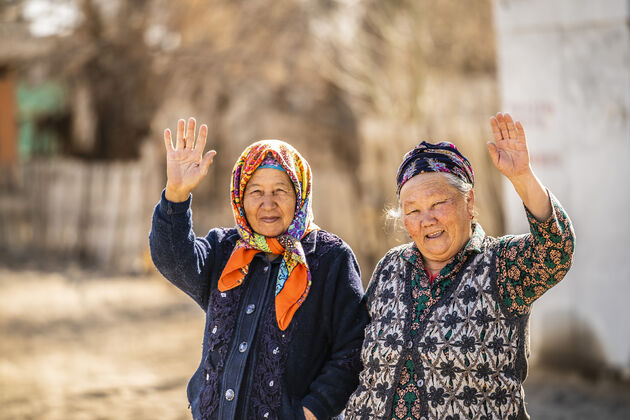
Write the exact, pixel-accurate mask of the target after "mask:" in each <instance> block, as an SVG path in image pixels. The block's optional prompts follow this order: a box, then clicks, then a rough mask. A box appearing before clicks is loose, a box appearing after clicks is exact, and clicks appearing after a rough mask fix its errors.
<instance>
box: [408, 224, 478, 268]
mask: <svg viewBox="0 0 630 420" xmlns="http://www.w3.org/2000/svg"><path fill="white" fill-rule="evenodd" d="M485 238H486V232H484V230H483V228H482V227H481V225H480V224H479V223H475V225H474V227H473V233H472V236H471V237H470V239H469V240H468V243H466V245H465V246H464V248H462V250H460V251H459V252H458V253H457V254H456V255H455V260H458V259H460V258H462V256H463V255H465V254H469V253H476V254H479V253H481V246H482V244H483V241H484V239H485ZM399 256H400V257H401V258H402V259H404V260H405V261H407V262H408V263H410V264H411V265H414V266H415V267H417V268H418V269H420V270H424V264H423V262H422V254H421V253H420V250H419V249H418V247H417V246H416V244H415V243H414V242H410V243H408V244H407V245H405V246H403V248H402V249H401V250H400V253H399Z"/></svg>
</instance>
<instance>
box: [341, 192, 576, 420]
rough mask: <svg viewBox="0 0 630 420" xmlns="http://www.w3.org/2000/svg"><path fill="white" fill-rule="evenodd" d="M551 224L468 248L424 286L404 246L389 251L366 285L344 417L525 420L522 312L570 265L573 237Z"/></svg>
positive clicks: (534, 224)
mask: <svg viewBox="0 0 630 420" xmlns="http://www.w3.org/2000/svg"><path fill="white" fill-rule="evenodd" d="M550 197H551V203H552V206H553V214H552V216H551V217H550V218H549V219H548V220H546V221H544V222H538V221H537V220H536V219H535V218H534V217H533V216H532V215H531V214H530V213H529V212H528V211H527V209H526V211H527V216H528V220H529V223H530V230H531V233H529V234H526V235H519V236H513V235H508V236H503V237H500V238H493V237H489V236H486V235H485V233H484V231H483V229H482V228H481V226H480V225H478V224H477V225H475V229H474V232H473V235H472V238H471V240H470V241H469V242H468V244H467V245H466V246H465V247H464V249H462V250H461V251H460V252H459V253H458V254H457V255H456V256H455V258H454V260H453V261H452V262H451V263H449V264H448V265H447V266H446V267H444V268H443V269H442V271H441V272H440V274H439V276H438V277H437V279H436V280H435V281H434V282H433V284H432V285H430V284H429V281H428V278H427V275H426V272H425V270H424V267H423V263H422V258H421V255H420V253H419V251H418V249H417V247H416V246H415V245H414V244H413V243H410V244H406V245H402V246H400V247H397V248H393V249H391V250H390V251H389V252H388V253H387V254H386V255H385V257H384V258H383V259H382V260H381V261H380V262H379V263H378V265H377V267H376V269H375V271H374V274H373V275H372V279H371V281H370V285H369V287H368V291H367V294H368V308H369V313H370V316H371V323H370V324H369V325H368V326H367V328H366V331H365V340H364V343H363V347H362V352H361V358H362V361H363V366H364V368H363V371H362V372H361V374H360V377H359V387H358V388H357V390H356V391H355V392H354V394H353V395H352V396H351V397H350V401H349V402H348V405H347V408H346V412H345V413H346V416H347V418H349V419H403V418H404V419H407V418H412V419H445V420H454V419H464V418H466V419H480V420H489V419H527V418H528V415H527V413H526V411H525V408H524V404H523V391H522V382H523V380H524V379H525V377H526V374H527V356H528V353H529V349H528V343H529V337H528V319H529V314H530V309H531V304H532V303H533V302H534V301H535V300H536V299H538V298H539V297H540V296H541V295H542V294H543V293H544V292H545V291H547V290H548V289H550V288H551V287H552V286H554V285H555V284H557V283H558V282H559V281H560V280H561V279H562V278H563V277H564V275H565V274H566V273H567V271H568V270H569V267H570V266H571V262H572V258H573V249H574V233H573V228H572V225H571V222H570V220H569V218H568V217H567V215H566V213H565V212H564V210H563V209H562V207H561V206H560V204H559V202H558V201H557V200H556V199H555V198H554V197H553V196H552V195H551V194H550Z"/></svg>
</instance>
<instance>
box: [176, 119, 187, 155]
mask: <svg viewBox="0 0 630 420" xmlns="http://www.w3.org/2000/svg"><path fill="white" fill-rule="evenodd" d="M185 127H186V121H184V120H181V119H180V120H178V121H177V138H176V140H175V150H180V149H183V148H184V128H185Z"/></svg>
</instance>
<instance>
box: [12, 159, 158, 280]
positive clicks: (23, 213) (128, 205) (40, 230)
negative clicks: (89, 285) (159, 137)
mask: <svg viewBox="0 0 630 420" xmlns="http://www.w3.org/2000/svg"><path fill="white" fill-rule="evenodd" d="M162 171H163V170H162V169H161V168H160V167H159V165H156V164H155V160H154V159H145V158H143V159H142V160H138V161H135V162H103V163H86V162H84V161H78V160H71V159H65V158H62V159H59V158H57V159H47V160H32V161H29V162H26V163H24V164H22V165H21V167H20V170H19V172H18V182H17V184H18V185H17V187H16V186H14V187H13V188H4V189H3V190H2V191H0V253H2V254H3V257H6V258H8V259H11V260H14V261H16V260H17V262H18V263H19V259H24V260H29V261H32V260H42V261H43V260H51V259H58V260H59V261H63V262H68V261H76V262H80V263H83V264H88V265H89V266H90V267H94V268H96V269H106V270H108V271H116V272H138V271H143V270H145V269H146V266H147V252H148V245H147V238H148V233H149V229H150V224H151V211H152V208H153V206H154V205H155V203H156V202H157V199H158V198H159V192H160V188H161V185H162V183H163V181H162V176H163V175H162ZM6 258H5V259H6Z"/></svg>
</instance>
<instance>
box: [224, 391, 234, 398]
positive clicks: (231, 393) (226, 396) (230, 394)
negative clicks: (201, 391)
mask: <svg viewBox="0 0 630 420" xmlns="http://www.w3.org/2000/svg"><path fill="white" fill-rule="evenodd" d="M225 399H226V400H228V401H232V400H233V399H234V390H233V389H232V388H230V389H228V390H227V391H225Z"/></svg>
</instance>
